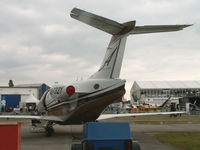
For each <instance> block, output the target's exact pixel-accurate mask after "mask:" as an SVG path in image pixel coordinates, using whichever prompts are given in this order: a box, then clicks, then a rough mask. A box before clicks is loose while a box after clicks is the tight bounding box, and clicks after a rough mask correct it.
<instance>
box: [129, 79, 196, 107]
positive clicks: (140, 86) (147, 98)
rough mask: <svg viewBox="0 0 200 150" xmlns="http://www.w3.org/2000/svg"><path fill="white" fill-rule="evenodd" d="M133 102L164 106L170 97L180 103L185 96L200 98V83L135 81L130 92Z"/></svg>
mask: <svg viewBox="0 0 200 150" xmlns="http://www.w3.org/2000/svg"><path fill="white" fill-rule="evenodd" d="M130 95H131V101H132V102H139V103H148V104H151V103H152V104H162V103H163V102H164V101H165V100H166V99H167V98H168V97H169V96H171V101H172V102H175V103H178V100H179V98H181V97H185V96H189V95H192V96H200V81H135V82H134V83H133V86H132V88H131V91H130Z"/></svg>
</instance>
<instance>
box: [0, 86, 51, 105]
mask: <svg viewBox="0 0 200 150" xmlns="http://www.w3.org/2000/svg"><path fill="white" fill-rule="evenodd" d="M49 88H50V87H49V86H48V85H46V84H44V83H39V84H21V85H16V86H0V104H1V105H2V102H4V103H5V107H6V108H19V107H22V105H23V104H24V103H25V101H26V99H28V98H29V97H30V95H32V96H34V97H35V98H37V99H40V98H41V97H42V95H43V93H44V92H45V91H46V90H47V89H49Z"/></svg>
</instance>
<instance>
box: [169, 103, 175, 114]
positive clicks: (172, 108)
mask: <svg viewBox="0 0 200 150" xmlns="http://www.w3.org/2000/svg"><path fill="white" fill-rule="evenodd" d="M170 111H171V112H173V111H176V107H175V103H171V106H170ZM170 117H177V115H176V114H171V115H170Z"/></svg>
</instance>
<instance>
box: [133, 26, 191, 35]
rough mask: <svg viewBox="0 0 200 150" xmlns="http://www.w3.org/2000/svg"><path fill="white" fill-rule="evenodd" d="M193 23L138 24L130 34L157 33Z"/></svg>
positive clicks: (181, 28) (178, 28)
mask: <svg viewBox="0 0 200 150" xmlns="http://www.w3.org/2000/svg"><path fill="white" fill-rule="evenodd" d="M189 26H191V25H145V26H136V27H135V28H134V29H133V30H132V31H131V32H130V34H144V33H157V32H172V31H179V30H183V29H184V28H186V27H189Z"/></svg>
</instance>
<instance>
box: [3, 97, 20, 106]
mask: <svg viewBox="0 0 200 150" xmlns="http://www.w3.org/2000/svg"><path fill="white" fill-rule="evenodd" d="M1 100H5V101H6V107H7V108H8V107H11V108H17V107H19V102H20V100H21V95H1Z"/></svg>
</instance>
